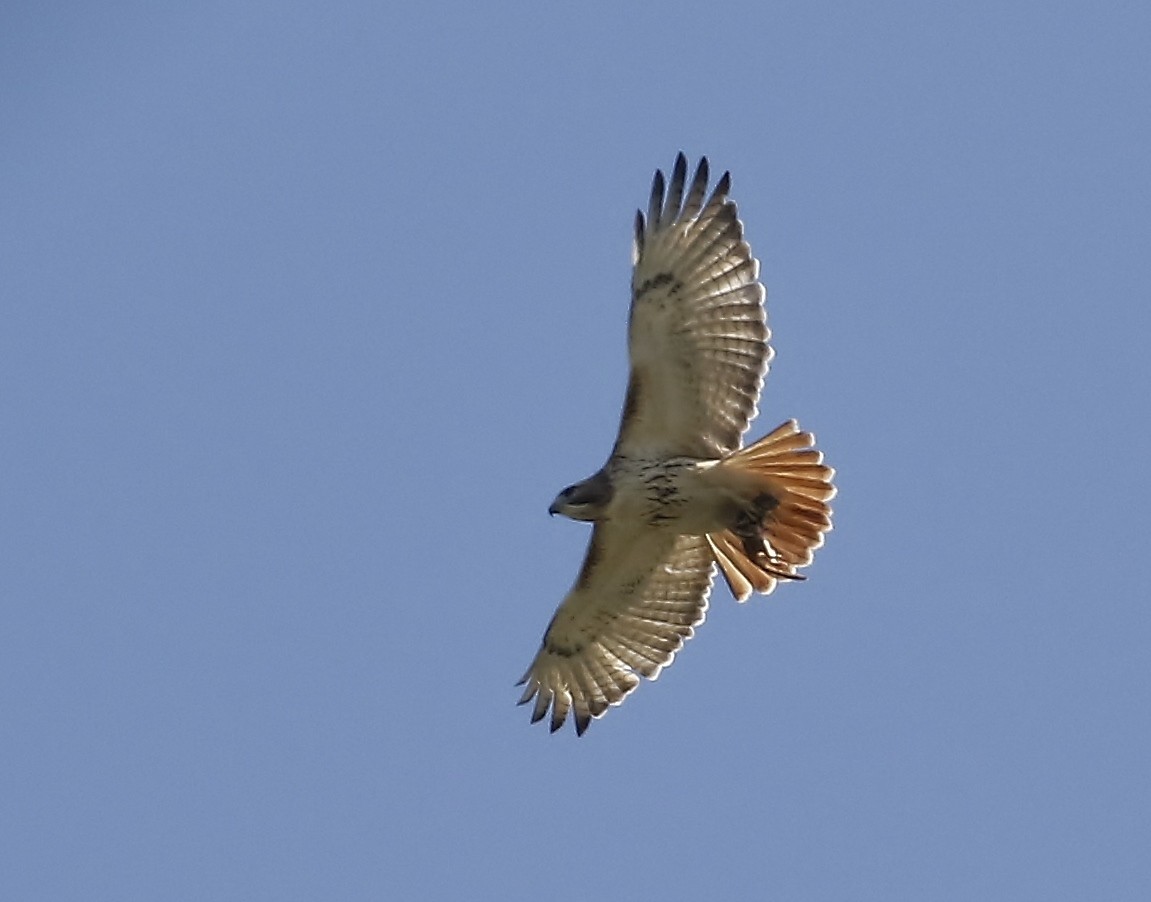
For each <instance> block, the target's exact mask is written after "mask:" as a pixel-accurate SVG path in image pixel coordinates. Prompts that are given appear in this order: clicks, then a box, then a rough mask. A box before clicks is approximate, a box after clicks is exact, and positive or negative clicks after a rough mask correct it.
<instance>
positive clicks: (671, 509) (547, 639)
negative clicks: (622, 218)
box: [519, 153, 835, 735]
mask: <svg viewBox="0 0 1151 902" xmlns="http://www.w3.org/2000/svg"><path fill="white" fill-rule="evenodd" d="M708 181H709V177H708V163H707V158H706V157H705V158H703V159H702V160H701V161H700V163H699V166H698V167H697V168H696V170H695V175H694V176H693V177H692V179H691V182H690V183H688V181H687V160H686V159H685V157H684V155H683V154H682V153H681V154H679V156H678V157H676V161H675V166H674V168H673V169H672V172H671V179H670V181H668V182H666V183H665V180H664V176H663V173H662V172H660V171H657V172H656V174H655V179H654V180H653V183H652V188H651V200H650V203H649V204H648V210H647V216H646V218H645V216H644V214H643V212H642V211H639V212H638V213H637V214H636V220H635V244H634V247H633V252H632V262H633V265H634V269H633V273H632V299H631V315H630V318H629V323H628V351H629V356H630V360H631V372H630V376H629V379H628V386H627V396H626V400H625V401H624V408H623V416H622V418H621V422H620V427H619V436H618V437H617V439H616V443H615V447H614V448H613V449H612V452H611V455H610V456H609V457H608V460H607V463H605V464H604V465H603V467H602V468H601V469H600V470H599V472H597V473H596V474H595V475H593V476H591V477H589V478H588V479H585V480H583V481H582V482H577V483H576V484H575V485H572V486H569V487H568V488H566V489H564V490H563V491H562V492H560V493H559V495H558V496H557V497H556V499H555V501H553V502H552V505H551V508H550V512H551V513H552V514H563V515H564V516H566V517H570V518H572V519H574V520H585V521H590V522H592V523H594V524H595V525H594V527H593V529H592V535H591V541H590V543H589V545H588V550H587V555H586V556H585V558H584V562H583V567H582V568H581V569H580V572H579V576H578V577H577V578H576V581H575V585H574V586H573V587H572V589H571V591H570V592H568V594H567V597H566V598H564V600H563V603H562V604H560V606H559V608H558V609H557V610H556V612H555V615H554V616H553V617H552V620H551V623H550V624H549V625H548V628H547V630H546V632H545V633H544V637H543V643H542V644H541V647H540V650H539V653H538V654H537V655H536V656H535V659H534V660H533V661H532V663H531V666H530V667H529V668H528V671H527V673H526V674H524V677H523V679H522V680H520V685H525V686H526V688H525V689H524V693H523V696H522V697H521V698H520V701H519V704H521V705H522V704H527V703H529V702H531V701H532V700H533V699H535V702H534V706H533V708H532V716H531V719H532V723H535V722H537V721H540V720H542V719H543V718H544V717H546V716H547V715H548V712H549V710H550V712H551V716H550V719H549V724H550V727H551V730H552V732H555V731H556V730H558V729H559V728H560V727H562V726H563V724H564V722H565V721H566V719H567V716H568V714H569V713H570V714H571V715H572V716H573V719H574V720H575V729H576V733H577V734H579V735H583V733H584V731H585V730H586V729H587V728H588V725H589V724H590V723H591V721H592V719H593V718H598V717H601V716H603V714H604V713H605V712H606V711H607V710H608V708H610V707H611V706H613V705H618V704H620V703H621V702H622V701H623V700H624V699H625V698H626V697H627V696H628V694H629V693H631V691H632V690H633V689H635V687H636V686H637V685H639V682H640V677H641V676H643V677H647V678H648V679H652V680H654V679H655V678H656V677H657V676H659V673H660V671H661V670H662V669H663V668H664V667H666V666H667V665H669V664H670V663H671V662H672V659H673V658H674V657H675V655H676V652H678V651H679V650H680V648H681V647H682V646H683V643H684V642H685V641H687V640H688V639H690V638H691V636H692V635H693V633H694V630H695V627H697V626H699V625H700V624H701V623H702V622H703V619H704V616H705V614H706V613H707V600H708V595H709V594H710V592H711V584H712V578H713V576H714V573H715V568H716V565H718V567H719V571H720V572H721V573H722V574H723V576H724V578H725V580H726V582H727V585H728V587H729V588H730V589H731V593H732V595H734V596H735V598H736V599H737V600H738V601H741V602H742V601H745V600H746V599H747V598H748V597H749V596H750V595H751V593H752V591H755V592H759V593H762V594H764V595H766V594H768V593H769V592H771V591H772V590H773V589H774V588H775V586H776V584H777V583H778V582H779V581H780V580H798V579H803V577H802V576H801V575H800V574H799V573H798V570H799V568H800V567H805V566H807V565H808V564H810V563H811V559H812V554H813V552H814V551H815V549H816V548H818V547H819V546H820V545H822V544H823V534H824V533H825V532H827V531H828V530H830V529H831V508H830V507H829V506H828V502H829V501H830V500H831V498H832V497H833V496H834V495H835V487H834V485H833V484H832V477H833V476H834V475H835V471H834V470H832V469H831V468H830V467H828V466H826V465H825V464H824V463H823V455H822V454H821V453H820V452H819V451H817V450H816V449H815V447H814V444H815V439H814V437H813V436H812V435H811V433H809V432H803V431H801V430H800V428H799V425H798V424H797V423H796V421H795V420H788V421H787V422H785V423H783V425H781V426H779V427H777V428H776V429H775V430H773V431H772V432H770V433H769V434H768V435H766V436H764V437H763V438H761V439H759V441H756V442H754V443H753V444H751V445H748V446H747V447H743V434H744V433H745V432H746V431H747V427H748V425H749V424H750V423H751V420H752V419H753V418H754V417H755V415H756V413H757V409H756V405H757V403H758V401H759V394H760V390H761V388H762V387H763V379H764V376H765V374H766V373H767V366H768V364H769V363H770V361H771V358H772V356H773V353H774V352H773V351H772V349H771V346H770V345H769V344H768V340H769V339H770V337H771V332H770V331H769V330H768V328H767V317H766V314H765V312H764V297H765V295H766V292H765V290H764V287H763V285H762V284H761V283H760V281H759V262H758V261H757V260H756V259H755V258H754V257H753V256H752V254H751V248H750V247H749V246H748V244H747V242H746V241H745V240H744V238H743V224H742V223H741V222H740V220H739V216H738V213H737V212H736V207H735V204H734V202H732V200H731V199H730V198H729V197H728V192H729V191H730V189H731V176H730V174H729V173H727V172H725V173H724V174H723V176H722V177H721V178H720V179H719V181H718V183H717V184H716V186H715V188H714V189H713V190H712V191H711V193H710V195H709V194H708V191H707V188H708Z"/></svg>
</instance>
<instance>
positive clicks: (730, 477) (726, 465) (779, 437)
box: [707, 420, 835, 601]
mask: <svg viewBox="0 0 1151 902" xmlns="http://www.w3.org/2000/svg"><path fill="white" fill-rule="evenodd" d="M814 446H815V437H814V436H813V435H812V434H811V433H810V432H801V431H800V429H799V424H798V423H796V421H795V420H788V421H787V422H786V423H783V424H782V425H781V426H779V427H777V428H776V429H775V430H774V431H772V432H771V433H770V434H768V435H766V436H764V437H763V438H761V439H760V440H759V441H757V442H755V443H754V444H751V445H748V446H747V447H746V448H743V449H741V450H739V451H736V452H735V453H734V454H732V455H730V456H729V457H726V458H724V460H723V461H722V462H721V463H720V464H719V465H718V469H719V471H720V472H719V473H717V475H718V476H719V477H720V479H722V480H723V481H724V482H725V483H726V484H728V485H729V486H731V487H732V488H733V489H734V490H735V491H736V492H737V494H738V495H739V497H740V498H741V499H745V500H746V506H745V509H744V512H743V514H742V515H741V518H740V521H739V523H738V524H736V525H735V526H733V527H732V528H731V529H726V530H724V531H722V532H718V533H711V534H709V535H708V537H707V540H708V543H709V544H710V545H711V550H712V553H713V554H714V555H715V559H716V562H717V563H718V564H719V568H720V570H721V572H722V573H723V575H724V578H725V579H726V580H727V584H728V587H729V588H730V589H731V594H732V595H734V596H735V597H736V599H737V600H739V601H746V600H747V598H748V596H750V595H751V593H752V591H756V592H759V593H761V594H764V595H766V594H768V593H769V592H771V591H772V590H773V589H774V588H775V586H776V584H777V583H778V582H779V580H781V579H803V578H804V577H803V576H801V575H800V574H799V573H798V572H797V571H798V569H799V568H800V567H806V566H807V565H808V564H810V563H811V559H812V555H813V554H814V552H815V549H816V548H818V547H819V546H820V545H822V544H823V535H824V533H826V532H828V531H829V530H830V529H831V507H830V506H829V505H828V503H827V502H829V501H830V500H831V499H832V498H833V497H834V496H835V486H834V485H833V484H832V478H833V477H834V476H835V470H833V469H832V468H831V467H829V466H826V465H825V464H824V463H823V454H822V453H820V452H819V451H817V450H816V449H815V447H814Z"/></svg>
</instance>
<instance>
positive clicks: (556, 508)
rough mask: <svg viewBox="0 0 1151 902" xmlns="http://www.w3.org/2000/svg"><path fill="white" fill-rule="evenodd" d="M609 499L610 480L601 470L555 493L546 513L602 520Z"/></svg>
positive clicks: (577, 518) (579, 518)
mask: <svg viewBox="0 0 1151 902" xmlns="http://www.w3.org/2000/svg"><path fill="white" fill-rule="evenodd" d="M609 501H611V482H610V480H609V479H608V478H607V475H606V474H605V473H603V472H602V471H601V472H599V473H596V474H595V476H592V477H591V478H590V479H585V480H584V481H583V482H577V483H576V484H575V485H569V486H568V487H567V488H566V489H564V490H563V491H562V492H560V493H559V494H558V495H556V500H555V501H553V502H552V504H551V507H549V508H548V513H549V514H552V515H555V514H563V515H564V516H565V517H570V518H571V519H572V520H589V521H592V520H602V519H603V515H604V511H605V510H606V509H607V505H608V502H609Z"/></svg>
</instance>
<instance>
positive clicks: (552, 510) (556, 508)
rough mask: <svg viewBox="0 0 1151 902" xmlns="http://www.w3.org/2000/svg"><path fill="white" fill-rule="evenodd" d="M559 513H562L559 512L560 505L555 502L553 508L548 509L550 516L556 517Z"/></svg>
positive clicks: (552, 504)
mask: <svg viewBox="0 0 1151 902" xmlns="http://www.w3.org/2000/svg"><path fill="white" fill-rule="evenodd" d="M559 512H560V511H559V505H558V504H556V502H554V501H553V502H552V503H551V507H549V508H548V513H549V514H551V515H552V516H553V517H554V516H555V515H556V514H558V513H559Z"/></svg>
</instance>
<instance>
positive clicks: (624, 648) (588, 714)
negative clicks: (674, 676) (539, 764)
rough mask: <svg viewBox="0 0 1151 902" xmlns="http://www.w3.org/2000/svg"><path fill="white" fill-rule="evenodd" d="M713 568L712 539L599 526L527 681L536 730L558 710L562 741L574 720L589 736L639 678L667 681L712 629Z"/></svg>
mask: <svg viewBox="0 0 1151 902" xmlns="http://www.w3.org/2000/svg"><path fill="white" fill-rule="evenodd" d="M713 561H714V558H713V556H712V553H711V549H710V548H709V547H708V544H707V539H706V538H705V537H703V536H678V537H675V536H669V535H665V534H663V533H660V532H658V531H655V530H650V529H644V528H637V527H633V526H629V525H627V524H622V525H620V524H614V523H611V522H607V521H605V522H602V523H598V524H596V527H595V529H594V531H593V532H592V538H591V543H590V545H589V546H588V552H587V557H586V558H585V560H584V565H583V569H582V570H581V572H580V575H579V578H578V579H577V580H576V584H575V586H574V587H573V588H572V590H571V592H569V593H568V595H567V598H565V599H564V601H563V604H561V605H560V606H559V609H558V610H557V611H556V613H555V616H554V617H553V618H552V622H551V623H550V624H549V625H548V628H547V631H546V632H545V633H544V639H543V644H542V646H541V647H540V650H539V654H537V655H536V657H535V660H533V661H532V664H531V667H529V668H528V672H527V673H526V674H524V678H523V679H522V680H521V681H520V684H521V685H522V684H524V683H526V684H527V687H526V688H525V690H524V694H523V696H522V698H520V701H519V704H521V705H523V704H527V703H528V702H530V701H531V700H532V698H535V707H534V708H533V709H532V723H535V722H536V721H539V720H542V719H543V717H544V716H545V715H546V714H547V713H548V709H549V708H550V709H551V721H550V724H551V730H552V732H553V733H554V732H555V731H556V730H558V729H559V728H560V727H562V726H563V724H564V721H565V720H566V719H567V716H568V712H569V711H570V712H571V713H572V714H573V715H574V718H575V725H576V733H578V734H580V735H583V732H584V730H586V729H587V728H588V724H590V723H591V720H592V718H593V717H601V716H602V715H603V714H604V712H606V711H607V709H608V708H609V707H610V706H612V705H618V704H619V703H620V702H622V701H623V700H624V698H626V697H627V695H628V694H629V693H630V692H631V691H632V690H633V689H635V687H636V686H637V685H639V676H640V675H642V676H645V677H647V678H648V679H651V680H654V679H655V678H656V677H657V676H659V672H660V670H662V669H663V668H664V667H666V666H667V665H668V664H670V663H671V661H672V659H673V658H674V657H675V654H676V652H677V651H679V649H680V648H681V647H682V646H683V643H684V642H686V641H687V640H688V639H690V638H691V636H692V633H693V632H694V627H696V626H698V625H699V624H700V623H702V622H703V618H704V616H705V615H706V613H707V597H708V593H709V592H710V590H711V580H712V564H713Z"/></svg>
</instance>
